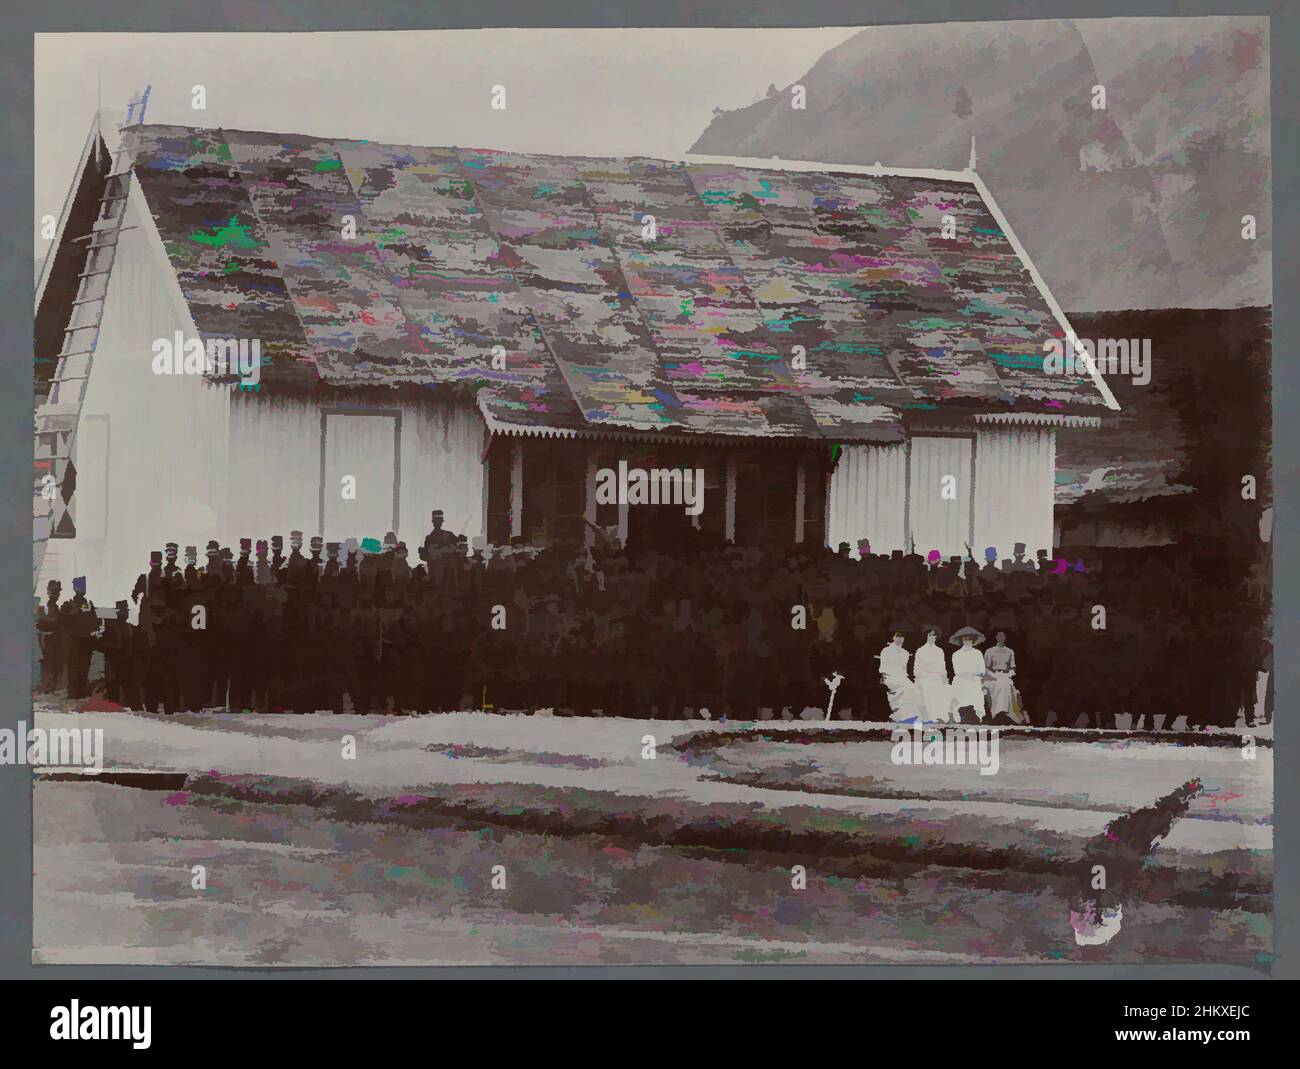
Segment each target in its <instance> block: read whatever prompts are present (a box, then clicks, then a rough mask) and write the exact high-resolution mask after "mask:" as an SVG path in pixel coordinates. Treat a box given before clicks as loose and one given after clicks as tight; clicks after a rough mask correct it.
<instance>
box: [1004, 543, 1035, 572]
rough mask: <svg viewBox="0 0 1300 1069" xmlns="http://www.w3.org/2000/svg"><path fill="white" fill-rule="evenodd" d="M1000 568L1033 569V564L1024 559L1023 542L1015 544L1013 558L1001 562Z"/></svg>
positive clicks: (1006, 570)
mask: <svg viewBox="0 0 1300 1069" xmlns="http://www.w3.org/2000/svg"><path fill="white" fill-rule="evenodd" d="M1002 570H1003V571H1004V572H1032V571H1033V570H1034V566H1033V565H1032V564H1030V563H1029V561H1027V560H1025V544H1024V543H1023V542H1017V543H1016V544H1015V549H1014V555H1013V558H1012V559H1011V560H1004V561H1003V562H1002Z"/></svg>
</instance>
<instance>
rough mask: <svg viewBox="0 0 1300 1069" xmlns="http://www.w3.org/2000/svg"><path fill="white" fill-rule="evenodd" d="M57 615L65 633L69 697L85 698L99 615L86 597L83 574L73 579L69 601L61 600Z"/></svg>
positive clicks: (97, 632) (87, 692) (87, 690)
mask: <svg viewBox="0 0 1300 1069" xmlns="http://www.w3.org/2000/svg"><path fill="white" fill-rule="evenodd" d="M59 615H60V617H61V619H62V621H63V630H64V634H65V635H66V636H67V666H68V697H69V698H85V697H88V696H89V694H90V688H89V685H88V678H87V677H88V675H89V672H90V655H91V654H92V653H93V652H94V649H95V638H96V636H97V635H98V634H99V616H98V614H97V613H96V612H95V606H94V605H93V604H92V603H91V602H90V601H88V600H87V599H86V577H85V576H84V575H79V576H77V577H76V578H75V579H73V580H72V600H71V601H68V602H64V604H63V607H62V608H61V609H60V610H59Z"/></svg>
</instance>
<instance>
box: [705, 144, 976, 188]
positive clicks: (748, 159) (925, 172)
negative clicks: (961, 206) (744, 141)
mask: <svg viewBox="0 0 1300 1069" xmlns="http://www.w3.org/2000/svg"><path fill="white" fill-rule="evenodd" d="M683 160H684V162H685V163H699V164H716V165H721V166H725V167H752V168H754V169H756V170H758V169H761V170H766V171H820V172H822V173H824V174H869V175H876V176H879V177H891V176H892V177H895V178H933V179H937V180H939V181H941V182H965V183H966V184H967V185H972V184H974V183H975V182H976V178H975V174H974V172H973V171H939V170H932V169H928V168H909V167H886V166H884V165H883V164H880V163H877V164H874V165H872V166H870V167H863V166H861V165H858V164H851V163H817V162H816V161H814V160H783V159H781V158H780V157H779V156H773V157H771V158H770V159H762V158H760V157H757V156H709V155H703V154H699V153H694V152H688V153H686V155H685V157H683Z"/></svg>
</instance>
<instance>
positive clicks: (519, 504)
mask: <svg viewBox="0 0 1300 1069" xmlns="http://www.w3.org/2000/svg"><path fill="white" fill-rule="evenodd" d="M523 533H524V440H523V437H522V436H518V435H517V436H516V437H515V438H514V440H513V441H512V442H511V443H510V537H511V538H518V537H519V536H520V535H522V534H523Z"/></svg>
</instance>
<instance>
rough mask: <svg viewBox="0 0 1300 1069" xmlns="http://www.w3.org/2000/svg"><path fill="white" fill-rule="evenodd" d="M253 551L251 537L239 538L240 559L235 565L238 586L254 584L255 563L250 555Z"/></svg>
mask: <svg viewBox="0 0 1300 1069" xmlns="http://www.w3.org/2000/svg"><path fill="white" fill-rule="evenodd" d="M252 553H253V540H252V539H251V538H241V539H240V540H239V561H238V563H237V564H236V565H235V583H236V585H237V586H241V587H242V586H252V585H253V582H254V580H255V576H254V575H253V565H252V562H251V561H250V560H249V557H251V556H252Z"/></svg>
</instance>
